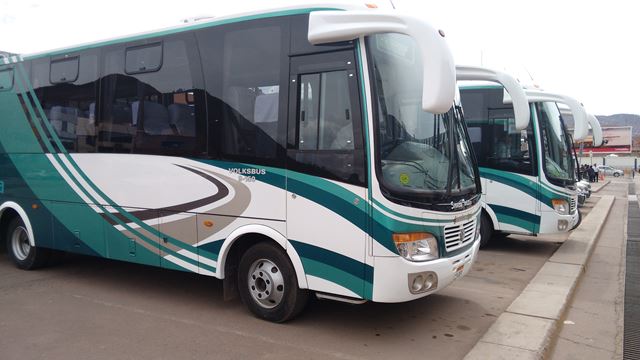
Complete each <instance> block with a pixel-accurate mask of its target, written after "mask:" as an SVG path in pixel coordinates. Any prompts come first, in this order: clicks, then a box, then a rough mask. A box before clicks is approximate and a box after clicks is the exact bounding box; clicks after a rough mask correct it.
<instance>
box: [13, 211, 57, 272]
mask: <svg viewBox="0 0 640 360" xmlns="http://www.w3.org/2000/svg"><path fill="white" fill-rule="evenodd" d="M6 241H7V246H6V247H7V254H8V255H9V258H10V259H11V261H13V263H14V264H15V265H16V267H18V268H19V269H22V270H34V269H38V268H41V267H43V266H45V265H46V264H47V262H48V261H49V258H50V256H51V250H49V249H46V248H41V247H37V246H31V244H30V243H29V235H28V232H27V228H26V226H25V225H24V222H23V221H22V219H21V218H20V217H18V216H17V217H15V218H13V219H12V220H11V221H10V222H9V225H8V226H7V233H6Z"/></svg>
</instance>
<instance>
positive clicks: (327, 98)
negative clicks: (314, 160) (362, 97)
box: [298, 70, 353, 150]
mask: <svg viewBox="0 0 640 360" xmlns="http://www.w3.org/2000/svg"><path fill="white" fill-rule="evenodd" d="M348 76H349V75H348V74H347V71H346V70H342V71H331V72H325V73H319V74H306V75H302V76H300V100H299V101H300V109H299V114H298V118H299V119H300V135H299V139H298V144H299V146H298V148H299V149H300V150H353V122H352V120H351V113H352V112H353V110H352V109H351V99H350V98H349V84H348Z"/></svg>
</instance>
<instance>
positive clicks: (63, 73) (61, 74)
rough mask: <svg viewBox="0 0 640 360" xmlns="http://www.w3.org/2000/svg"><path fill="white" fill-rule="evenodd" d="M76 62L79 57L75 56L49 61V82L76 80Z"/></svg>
mask: <svg viewBox="0 0 640 360" xmlns="http://www.w3.org/2000/svg"><path fill="white" fill-rule="evenodd" d="M78 63H79V58H78V57H77V56H74V57H72V58H68V59H61V60H55V61H51V78H50V79H51V83H52V84H56V83H65V82H74V81H76V80H78V71H79V69H78V68H79V65H78Z"/></svg>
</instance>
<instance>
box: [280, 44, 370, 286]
mask: <svg viewBox="0 0 640 360" xmlns="http://www.w3.org/2000/svg"><path fill="white" fill-rule="evenodd" d="M290 61H291V62H290V69H291V70H290V71H291V72H290V76H289V85H290V88H289V124H288V134H287V236H288V238H289V240H290V241H291V243H292V244H293V245H294V247H295V248H296V251H297V252H298V254H299V255H300V257H301V258H302V261H303V265H304V267H305V272H306V274H307V281H308V283H309V287H310V288H311V289H331V291H334V292H336V293H339V294H342V295H346V296H363V295H362V294H363V291H364V286H365V283H364V279H366V276H365V265H364V263H365V254H366V251H367V249H366V240H367V236H368V235H367V231H366V227H367V223H368V222H367V219H368V216H367V212H368V208H367V202H366V196H367V188H366V178H365V175H364V174H365V153H364V145H363V143H364V140H363V138H364V136H363V130H362V129H363V127H362V117H361V112H360V109H361V106H360V99H359V91H358V76H357V71H356V66H355V59H354V54H353V51H340V52H331V53H323V54H316V55H304V56H295V57H291V60H290ZM328 282H330V283H333V284H329V283H328ZM336 285H337V286H336Z"/></svg>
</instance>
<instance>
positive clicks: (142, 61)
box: [125, 43, 172, 74]
mask: <svg viewBox="0 0 640 360" xmlns="http://www.w3.org/2000/svg"><path fill="white" fill-rule="evenodd" d="M168 50H171V49H168ZM169 54H170V56H171V55H172V54H171V52H169ZM125 58H126V60H125V72H126V73H127V74H137V73H144V72H152V71H158V70H160V67H161V66H162V43H155V44H149V45H142V46H136V47H131V48H128V49H127V51H126V54H125Z"/></svg>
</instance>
